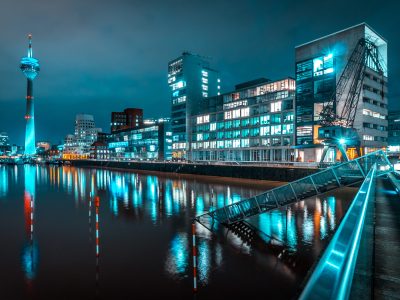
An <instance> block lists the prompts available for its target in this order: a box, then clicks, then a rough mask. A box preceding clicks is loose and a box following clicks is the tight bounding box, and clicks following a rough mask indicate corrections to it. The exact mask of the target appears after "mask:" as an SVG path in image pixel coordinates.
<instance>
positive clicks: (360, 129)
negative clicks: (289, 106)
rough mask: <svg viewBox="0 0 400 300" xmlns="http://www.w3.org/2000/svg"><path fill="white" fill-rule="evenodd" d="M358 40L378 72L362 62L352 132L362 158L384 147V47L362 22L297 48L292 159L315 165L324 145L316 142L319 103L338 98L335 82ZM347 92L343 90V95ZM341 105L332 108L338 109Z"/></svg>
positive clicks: (385, 113)
mask: <svg viewBox="0 0 400 300" xmlns="http://www.w3.org/2000/svg"><path fill="white" fill-rule="evenodd" d="M360 39H365V40H367V41H369V42H371V44H373V45H374V48H375V50H376V53H375V54H376V57H377V59H378V60H379V63H380V65H381V66H382V69H383V76H382V75H380V74H379V72H378V70H377V69H376V68H375V65H374V64H373V63H372V62H371V61H369V60H367V61H365V62H364V63H365V65H366V67H365V74H361V76H362V89H361V94H360V97H359V102H358V106H357V113H356V117H355V121H354V128H355V129H356V130H357V133H358V136H359V140H360V142H361V151H362V153H368V152H371V151H375V150H377V149H380V148H384V147H386V146H387V126H388V121H387V115H388V111H387V104H388V99H387V43H386V41H385V39H384V38H382V36H380V35H379V34H378V33H377V32H376V31H374V30H373V29H372V28H371V27H370V26H368V25H367V24H365V23H362V24H359V25H356V26H353V27H350V28H347V29H344V30H341V31H339V32H336V33H333V34H330V35H327V36H325V37H322V38H319V39H316V40H314V41H311V42H308V43H305V44H303V45H300V46H297V47H296V49H295V56H296V69H295V73H296V120H295V127H296V138H295V144H296V148H297V150H296V157H297V159H298V160H301V161H319V160H320V157H321V154H322V148H323V145H322V144H321V142H322V141H321V140H319V139H318V128H319V127H320V124H319V118H320V116H319V114H320V112H321V110H322V108H323V105H324V103H326V102H328V101H329V100H331V99H332V96H333V97H336V96H337V95H338V91H337V90H336V87H337V83H338V81H339V79H340V77H341V75H342V72H343V70H344V68H345V67H346V65H347V63H348V61H349V58H350V56H351V54H352V53H353V50H354V49H355V48H356V45H357V43H358V42H359V40H360ZM348 92H349V89H347V90H344V91H343V93H344V95H345V94H346V93H348ZM343 109H344V108H343V103H341V104H340V103H339V104H338V107H335V110H336V112H337V113H338V112H340V111H341V110H343Z"/></svg>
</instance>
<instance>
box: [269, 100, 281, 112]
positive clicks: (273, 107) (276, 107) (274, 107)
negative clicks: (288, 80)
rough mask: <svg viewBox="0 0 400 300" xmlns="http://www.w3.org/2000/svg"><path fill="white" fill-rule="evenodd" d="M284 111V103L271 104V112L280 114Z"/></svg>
mask: <svg viewBox="0 0 400 300" xmlns="http://www.w3.org/2000/svg"><path fill="white" fill-rule="evenodd" d="M281 110H282V101H278V102H273V103H271V112H278V111H281Z"/></svg>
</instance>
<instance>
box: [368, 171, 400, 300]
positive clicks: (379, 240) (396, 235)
mask: <svg viewBox="0 0 400 300" xmlns="http://www.w3.org/2000/svg"><path fill="white" fill-rule="evenodd" d="M376 188H377V191H376V207H375V209H376V211H375V213H376V219H375V220H376V228H375V276H374V298H375V299H400V196H399V195H398V194H397V193H395V192H394V189H393V187H392V185H391V183H390V182H389V180H385V179H382V178H379V179H378V181H377V185H376Z"/></svg>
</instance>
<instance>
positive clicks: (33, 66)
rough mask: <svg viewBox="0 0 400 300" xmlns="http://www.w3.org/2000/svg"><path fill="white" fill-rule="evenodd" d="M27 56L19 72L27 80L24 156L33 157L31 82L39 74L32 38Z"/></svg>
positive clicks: (22, 61) (33, 132) (34, 146)
mask: <svg viewBox="0 0 400 300" xmlns="http://www.w3.org/2000/svg"><path fill="white" fill-rule="evenodd" d="M28 40H29V46H28V56H26V57H23V58H22V59H21V65H20V68H21V71H22V72H23V73H24V75H25V76H26V78H27V90H26V114H25V120H26V129H25V155H34V154H35V153H36V145H35V118H34V106H33V80H34V79H35V78H36V76H37V75H38V73H39V70H40V67H39V61H38V60H37V59H36V58H34V57H33V54H32V36H31V35H29V36H28Z"/></svg>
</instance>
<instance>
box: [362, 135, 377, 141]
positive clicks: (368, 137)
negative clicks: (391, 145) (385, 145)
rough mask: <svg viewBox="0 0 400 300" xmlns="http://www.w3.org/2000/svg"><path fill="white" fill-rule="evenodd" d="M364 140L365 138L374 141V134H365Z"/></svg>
mask: <svg viewBox="0 0 400 300" xmlns="http://www.w3.org/2000/svg"><path fill="white" fill-rule="evenodd" d="M363 140H364V141H373V140H374V137H373V136H372V135H367V134H364V135H363Z"/></svg>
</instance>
